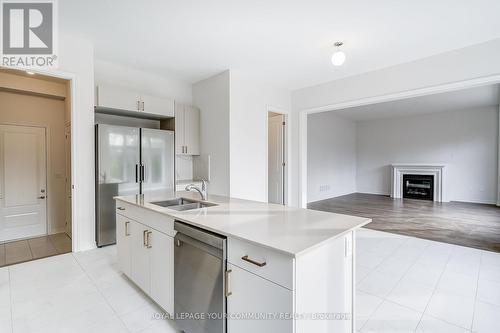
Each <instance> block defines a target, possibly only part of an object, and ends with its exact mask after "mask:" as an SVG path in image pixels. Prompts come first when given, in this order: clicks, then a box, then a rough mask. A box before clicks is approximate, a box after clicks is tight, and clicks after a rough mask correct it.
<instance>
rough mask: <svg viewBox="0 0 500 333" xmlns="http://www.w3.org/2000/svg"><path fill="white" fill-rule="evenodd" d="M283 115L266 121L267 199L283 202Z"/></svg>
mask: <svg viewBox="0 0 500 333" xmlns="http://www.w3.org/2000/svg"><path fill="white" fill-rule="evenodd" d="M283 129H284V125H283V115H276V116H272V117H270V118H269V121H268V201H269V202H272V203H278V204H284V203H285V201H284V161H285V160H284V149H283V146H284V136H283V134H284V131H283Z"/></svg>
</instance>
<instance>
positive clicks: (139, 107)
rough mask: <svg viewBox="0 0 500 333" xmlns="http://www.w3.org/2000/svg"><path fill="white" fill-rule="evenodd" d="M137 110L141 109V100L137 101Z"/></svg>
mask: <svg viewBox="0 0 500 333" xmlns="http://www.w3.org/2000/svg"><path fill="white" fill-rule="evenodd" d="M137 111H141V101H137Z"/></svg>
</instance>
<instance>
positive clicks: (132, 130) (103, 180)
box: [95, 124, 175, 246]
mask: <svg viewBox="0 0 500 333" xmlns="http://www.w3.org/2000/svg"><path fill="white" fill-rule="evenodd" d="M95 135H96V139H95V145H96V147H95V148H96V150H95V151H96V156H95V161H96V243H97V246H104V245H110V244H114V243H116V219H115V202H114V200H113V197H115V196H124V195H135V194H140V193H147V192H151V191H162V190H171V191H173V190H174V189H175V182H174V175H175V173H174V157H175V150H174V149H175V147H174V132H172V131H165V130H158V129H149V128H137V127H125V126H112V125H105V124H97V125H95Z"/></svg>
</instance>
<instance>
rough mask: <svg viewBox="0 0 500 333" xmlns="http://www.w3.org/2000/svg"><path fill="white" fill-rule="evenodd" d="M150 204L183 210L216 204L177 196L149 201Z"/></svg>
mask: <svg viewBox="0 0 500 333" xmlns="http://www.w3.org/2000/svg"><path fill="white" fill-rule="evenodd" d="M151 204H153V205H157V206H161V207H167V208H169V209H173V210H178V211H185V210H191V209H199V208H205V207H212V206H217V205H216V204H213V203H210V202H199V201H196V200H191V199H186V198H178V199H172V200H165V201H156V202H151Z"/></svg>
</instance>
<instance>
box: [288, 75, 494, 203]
mask: <svg viewBox="0 0 500 333" xmlns="http://www.w3.org/2000/svg"><path fill="white" fill-rule="evenodd" d="M499 83H500V75H490V76H485V77H480V78H475V79H469V80H463V81H458V82H452V83H445V84H440V85H437V86H430V87H425V88H417V89H412V90H407V91H403V92H395V93H389V94H384V95H379V96H375V97H367V98H360V99H355V100H352V101H347V102H340V103H335V104H330V105H324V106H319V107H314V108H309V109H303V110H299V111H298V122H299V123H298V125H299V126H298V128H299V133H298V134H299V146H298V150H299V151H298V154H299V161H298V168H299V170H298V171H299V172H298V176H299V179H298V191H297V193H298V200H299V202H298V204H299V207H301V208H307V117H308V115H309V114H313V113H319V112H331V111H336V110H342V109H347V108H351V107H357V106H364V105H371V104H377V103H383V102H392V101H398V100H403V99H408V98H414V97H420V96H428V95H434V94H439V93H445V92H450V91H457V90H462V89H468V88H474V87H480V86H486V85H493V84H499ZM499 114H500V109H499ZM499 123H500V120H499ZM498 150H499V156H498V160H499V166H498V169H499V176H498V185H497V186H498V197H497V201H498V204H497V205H498V206H500V138H499V147H498Z"/></svg>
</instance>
